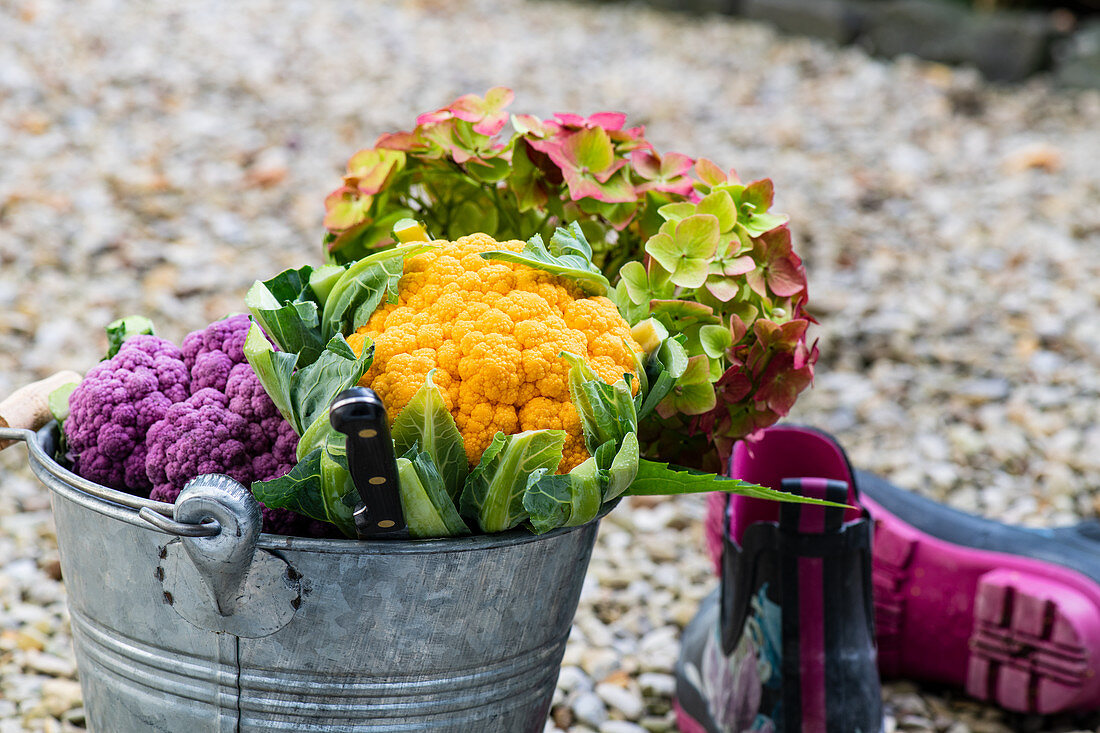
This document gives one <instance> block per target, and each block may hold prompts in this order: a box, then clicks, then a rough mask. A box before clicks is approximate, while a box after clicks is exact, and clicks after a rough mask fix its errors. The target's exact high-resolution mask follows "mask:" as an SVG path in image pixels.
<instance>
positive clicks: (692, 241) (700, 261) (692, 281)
mask: <svg viewBox="0 0 1100 733" xmlns="http://www.w3.org/2000/svg"><path fill="white" fill-rule="evenodd" d="M671 223H672V222H668V224H671ZM673 231H674V232H675V233H674V234H670V233H669V229H668V227H662V228H661V232H659V233H658V234H656V235H655V236H653V237H652V238H650V240H649V241H648V242H646V246H645V249H646V252H647V253H649V254H650V255H651V256H652V257H653V258H654V259H655V260H657V262H658V263H659V264H660V265H661V267H663V268H665V269H666V270H668V271H669V272H670V273H671V279H672V282H673V283H675V284H676V285H679V286H681V287H685V288H697V287H699V286H701V285H702V284H703V283H704V282H706V279H707V275H708V274H709V271H710V258H711V257H713V256H714V252H715V250H716V249H717V247H718V241H719V238H720V236H721V232H720V231H719V230H718V218H717V217H715V216H713V215H711V214H693V215H692V216H689V217H687V218H685V219H682V220H680V221H679V222H676V223H675V229H674V230H673Z"/></svg>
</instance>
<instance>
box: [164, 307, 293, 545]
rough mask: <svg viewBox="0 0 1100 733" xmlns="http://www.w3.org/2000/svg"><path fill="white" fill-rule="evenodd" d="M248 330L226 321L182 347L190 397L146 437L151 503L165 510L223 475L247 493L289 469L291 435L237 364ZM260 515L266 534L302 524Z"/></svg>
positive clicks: (287, 516) (275, 513)
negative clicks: (196, 485) (190, 485)
mask: <svg viewBox="0 0 1100 733" xmlns="http://www.w3.org/2000/svg"><path fill="white" fill-rule="evenodd" d="M250 325H251V324H250V321H249V319H248V317H247V316H232V317H230V318H227V319H225V320H223V321H217V322H216V323H212V324H210V325H209V326H207V327H206V328H205V329H203V330H201V331H196V332H194V333H191V334H188V336H187V337H186V338H185V339H184V340H183V347H182V349H181V351H182V353H183V362H184V365H185V366H186V367H187V368H188V369H189V372H190V377H191V396H190V397H189V398H187V399H186V400H185V401H183V402H180V403H178V404H175V405H172V406H171V407H170V408H169V409H168V410H167V412H166V413H165V414H164V417H163V418H162V419H161V420H160V421H158V422H157V423H156V424H155V425H153V426H152V428H150V430H149V436H148V439H147V443H148V457H147V458H146V462H145V467H146V471H147V474H148V478H149V481H150V482H152V485H153V489H152V492H151V493H150V498H151V499H155V500H158V501H167V502H173V501H175V500H176V497H177V496H178V495H179V493H180V491H181V490H182V489H183V487H184V485H185V484H186V483H187V482H188V481H190V480H191V479H192V478H194V477H195V476H200V475H202V474H204V473H224V474H226V475H228V476H230V477H232V478H234V479H236V480H237V481H240V482H241V483H242V484H244V485H246V486H248V485H250V484H251V483H252V482H253V481H267V480H269V479H273V478H277V477H279V476H282V475H284V474H286V473H287V472H288V471H290V469H292V468H293V467H294V465H295V464H296V463H297V459H296V456H295V450H296V449H297V447H298V435H297V434H296V433H295V432H294V429H293V428H292V427H291V426H290V423H288V422H287V421H286V420H284V419H283V417H282V415H280V414H279V411H278V409H277V408H276V407H275V403H273V402H272V401H271V398H270V397H268V396H267V393H266V392H265V391H264V388H263V385H261V384H260V380H259V378H258V377H257V376H256V373H255V372H254V371H253V370H252V367H251V366H250V365H249V364H248V362H247V361H246V360H245V358H244V351H243V344H244V339H245V337H246V336H247V335H248V329H249V327H250ZM263 514H264V531H266V532H275V533H278V534H290V533H293V532H295V531H300V528H301V527H302V526H303V524H302V523H303V522H304V521H305V518H304V517H302V516H301V515H298V514H295V513H294V512H291V511H289V510H286V509H268V508H267V507H264V509H263Z"/></svg>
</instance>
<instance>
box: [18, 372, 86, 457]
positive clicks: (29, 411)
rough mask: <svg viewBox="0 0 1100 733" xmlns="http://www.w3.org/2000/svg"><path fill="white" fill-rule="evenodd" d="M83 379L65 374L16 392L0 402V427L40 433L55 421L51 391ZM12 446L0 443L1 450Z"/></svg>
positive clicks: (32, 384) (77, 375)
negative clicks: (51, 407) (46, 425)
mask: <svg viewBox="0 0 1100 733" xmlns="http://www.w3.org/2000/svg"><path fill="white" fill-rule="evenodd" d="M81 379H82V377H81V376H80V375H79V374H77V373H76V372H74V371H63V372H58V373H57V374H54V375H51V376H49V377H46V378H45V379H40V380H38V381H37V382H31V383H30V384H28V385H26V386H23V387H20V388H19V389H17V390H15V391H14V392H12V393H11V396H10V397H8V398H7V399H6V400H4V401H3V402H0V428H22V429H25V430H38V429H39V428H40V427H42V426H43V425H45V424H46V423H48V422H49V421H50V420H52V419H53V415H52V414H50V403H49V400H50V392H53V391H54V390H55V389H57V388H58V387H60V386H61V385H63V384H68V383H70V382H79V381H80V380H81ZM11 444H12V441H10V440H0V450H3V449H4V448H7V447H8V446H9V445H11Z"/></svg>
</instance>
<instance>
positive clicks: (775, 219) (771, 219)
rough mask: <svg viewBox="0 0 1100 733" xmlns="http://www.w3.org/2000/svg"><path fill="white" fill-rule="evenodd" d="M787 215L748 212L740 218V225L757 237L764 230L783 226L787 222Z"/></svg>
mask: <svg viewBox="0 0 1100 733" xmlns="http://www.w3.org/2000/svg"><path fill="white" fill-rule="evenodd" d="M788 220H789V217H787V216H786V215H784V214H768V213H766V212H765V213H760V214H756V213H753V214H750V215H749V216H748V217H745V218H742V219H741V226H743V227H745V231H747V232H748V233H749V235H751V236H753V237H759V236H760V235H761V234H764V233H765V232H770V231H771V230H772V229H775V228H776V227H780V226H783V225H784V224H786V223H787V221H788Z"/></svg>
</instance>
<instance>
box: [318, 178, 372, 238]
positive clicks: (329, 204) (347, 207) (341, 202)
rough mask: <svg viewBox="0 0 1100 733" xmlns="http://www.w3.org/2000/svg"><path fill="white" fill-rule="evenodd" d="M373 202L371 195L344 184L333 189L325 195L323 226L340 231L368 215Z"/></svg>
mask: <svg viewBox="0 0 1100 733" xmlns="http://www.w3.org/2000/svg"><path fill="white" fill-rule="evenodd" d="M373 202H374V198H373V197H372V196H370V195H369V194H362V193H360V192H359V190H358V189H355V188H350V187H347V186H345V187H344V188H339V189H337V190H335V191H333V192H332V193H330V194H329V195H328V196H327V197H325V220H324V225H325V228H326V229H329V230H331V231H342V230H344V229H349V228H351V227H352V226H355V225H356V224H359V223H360V222H362V221H363V220H365V219H367V218H368V217H369V213H368V212H369V211H370V207H371V204H372V203H373Z"/></svg>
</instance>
